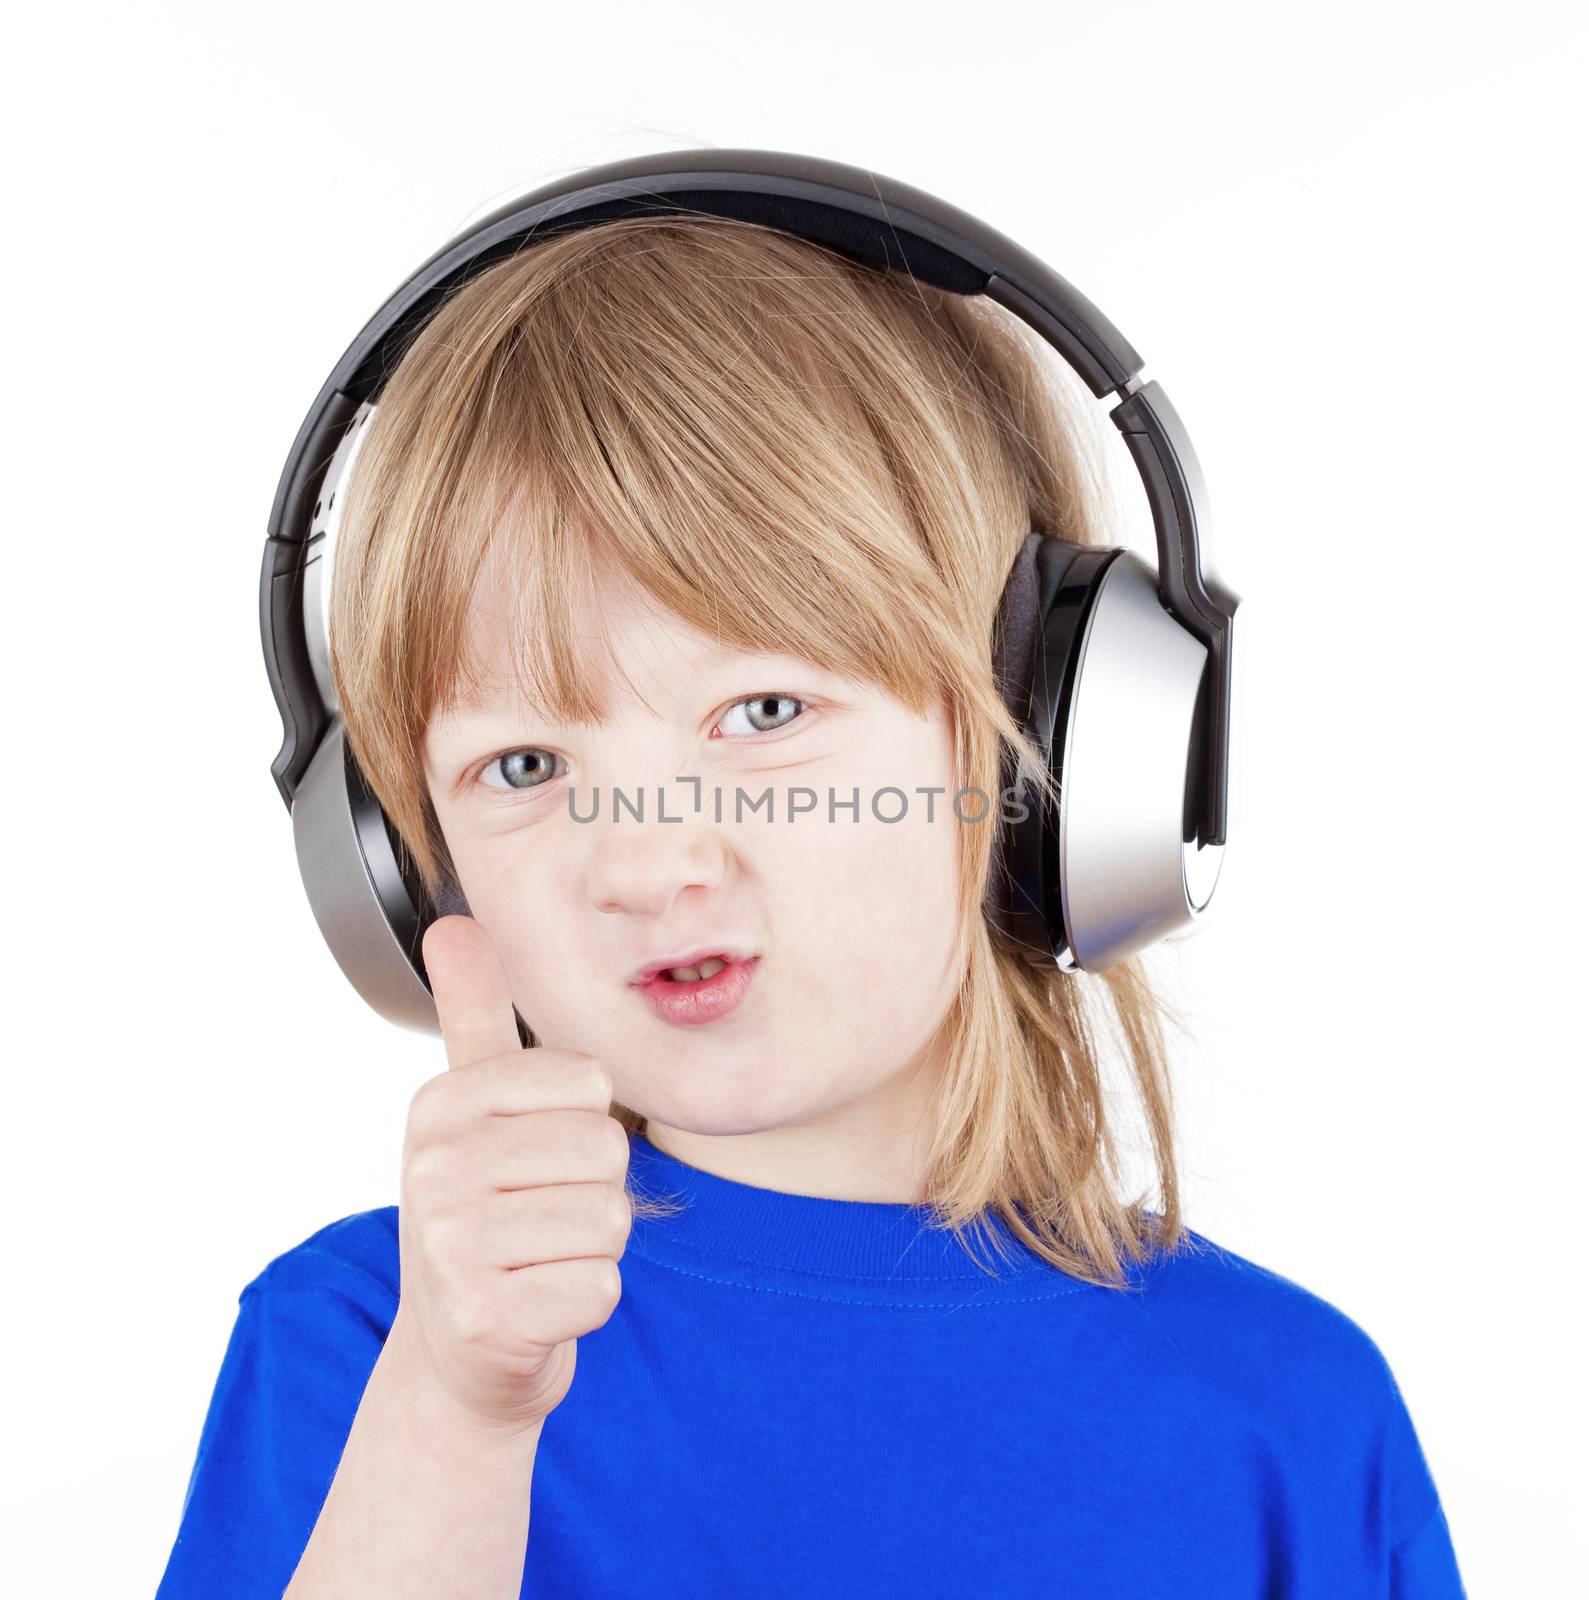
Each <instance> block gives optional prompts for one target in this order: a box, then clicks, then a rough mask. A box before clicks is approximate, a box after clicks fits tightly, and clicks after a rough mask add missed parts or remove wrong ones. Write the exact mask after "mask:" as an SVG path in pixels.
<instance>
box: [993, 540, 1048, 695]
mask: <svg viewBox="0 0 1589 1600" xmlns="http://www.w3.org/2000/svg"><path fill="white" fill-rule="evenodd" d="M1043 537H1044V536H1043V535H1042V534H1040V533H1029V534H1027V536H1026V538H1025V540H1024V541H1023V542H1022V544H1021V551H1020V554H1019V555H1018V556H1016V558H1015V564H1014V565H1013V566H1012V567H1011V568H1010V575H1009V578H1008V579H1007V580H1006V582H1005V585H1004V595H1003V598H1002V599H1001V600H1000V601H999V614H998V618H997V620H996V621H995V623H994V628H993V673H994V681H995V682H996V683H997V684H998V686H999V693H1000V694H1002V695H1003V696H1004V703H1005V705H1007V706H1008V707H1009V708H1010V711H1011V712H1012V714H1013V715H1014V717H1015V720H1016V721H1017V722H1021V723H1024V722H1025V720H1026V698H1027V689H1028V687H1029V686H1030V684H1031V681H1032V651H1033V649H1034V648H1035V646H1036V642H1037V623H1038V616H1037V611H1038V606H1037V587H1038V586H1037V550H1038V546H1039V545H1041V544H1042V542H1043Z"/></svg>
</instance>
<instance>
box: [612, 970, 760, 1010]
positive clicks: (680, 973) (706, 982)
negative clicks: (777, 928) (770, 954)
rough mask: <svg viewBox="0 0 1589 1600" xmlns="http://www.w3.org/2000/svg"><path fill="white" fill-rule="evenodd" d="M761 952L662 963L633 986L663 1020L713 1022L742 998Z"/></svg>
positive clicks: (749, 983) (736, 1004)
mask: <svg viewBox="0 0 1589 1600" xmlns="http://www.w3.org/2000/svg"><path fill="white" fill-rule="evenodd" d="M760 965H761V957H760V956H749V957H737V956H708V957H707V958H706V959H704V960H703V961H701V963H700V964H699V965H698V966H693V967H664V968H661V969H660V970H659V971H657V972H654V973H653V974H652V975H651V976H650V977H649V978H647V979H646V980H645V981H644V982H643V983H637V984H635V985H634V988H635V989H636V991H637V992H638V993H639V995H640V998H641V999H642V1000H644V1001H645V1002H646V1004H647V1005H649V1006H650V1008H651V1010H652V1011H653V1012H654V1013H655V1014H656V1015H657V1016H658V1017H660V1018H661V1019H662V1020H663V1021H664V1022H671V1023H674V1024H676V1025H689V1024H695V1023H703V1022H716V1021H718V1020H719V1019H721V1018H723V1017H726V1016H727V1015H728V1014H729V1013H730V1012H731V1011H733V1010H734V1009H735V1008H736V1007H737V1006H738V1005H739V1003H740V1001H741V1000H743V999H744V998H745V994H746V992H747V990H749V988H750V985H751V980H752V978H754V976H755V974H756V971H757V969H758V968H759V967H760Z"/></svg>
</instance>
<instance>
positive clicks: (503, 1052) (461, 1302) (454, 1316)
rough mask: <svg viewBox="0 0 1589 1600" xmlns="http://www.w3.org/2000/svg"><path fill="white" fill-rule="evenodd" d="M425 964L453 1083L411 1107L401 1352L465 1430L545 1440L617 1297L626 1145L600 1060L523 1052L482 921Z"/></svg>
mask: <svg viewBox="0 0 1589 1600" xmlns="http://www.w3.org/2000/svg"><path fill="white" fill-rule="evenodd" d="M423 950H424V959H425V970H426V973H427V974H428V975H429V978H430V983H431V992H432V994H433V996H434V998H435V1001H436V1010H437V1013H438V1015H439V1017H440V1019H441V1027H442V1037H443V1039H444V1040H445V1043H446V1048H447V1071H445V1072H442V1073H439V1074H438V1075H437V1076H436V1077H434V1078H431V1079H429V1080H428V1081H427V1082H425V1083H422V1084H421V1085H420V1086H419V1089H418V1090H417V1091H416V1092H415V1094H414V1097H413V1099H412V1101H411V1102H410V1104H409V1109H408V1125H407V1128H406V1130H405V1134H404V1141H403V1168H402V1197H401V1203H400V1205H399V1207H398V1248H399V1255H400V1266H401V1274H402V1278H401V1295H400V1300H399V1304H398V1310H397V1315H396V1318H395V1320H394V1321H393V1324H392V1329H391V1332H390V1334H389V1335H388V1342H389V1343H390V1342H391V1340H392V1339H394V1338H395V1339H397V1340H399V1341H400V1342H401V1343H402V1345H403V1346H404V1348H405V1351H406V1354H407V1356H408V1359H409V1360H410V1361H412V1362H413V1363H415V1364H416V1370H417V1371H418V1372H419V1374H420V1375H421V1377H422V1379H423V1381H426V1382H433V1383H434V1384H436V1385H437V1386H438V1387H439V1388H440V1390H441V1391H442V1392H443V1393H444V1394H445V1396H446V1397H447V1399H448V1400H450V1401H451V1402H453V1403H455V1404H456V1406H458V1407H459V1408H461V1410H462V1413H463V1414H464V1416H465V1417H466V1418H468V1419H469V1420H471V1421H477V1422H479V1423H481V1424H482V1425H483V1426H486V1427H489V1428H494V1429H495V1428H500V1429H506V1430H510V1431H512V1430H518V1429H528V1428H531V1427H539V1425H540V1424H541V1422H542V1421H544V1420H545V1418H546V1416H547V1415H548V1414H549V1413H550V1412H551V1411H553V1410H554V1409H555V1408H556V1407H557V1406H558V1405H559V1404H560V1403H561V1402H562V1400H563V1397H564V1396H565V1395H566V1394H567V1393H568V1390H569V1385H570V1384H571V1383H572V1382H573V1377H574V1361H575V1346H576V1342H577V1340H578V1337H579V1335H580V1334H582V1333H589V1332H590V1331H591V1330H592V1329H594V1328H599V1327H601V1326H602V1324H603V1323H605V1322H606V1320H607V1319H608V1317H610V1316H611V1315H612V1312H613V1308H614V1307H615V1306H616V1305H617V1304H618V1299H619V1296H620V1294H621V1293H622V1279H621V1277H620V1274H619V1271H618V1262H619V1259H620V1258H621V1257H622V1255H623V1252H624V1248H625V1245H626V1244H627V1242H628V1238H629V1228H630V1224H631V1222H632V1220H633V1216H632V1211H631V1207H630V1203H629V1196H628V1194H627V1192H626V1190H625V1188H624V1179H625V1177H626V1175H627V1173H628V1170H629V1140H628V1136H627V1134H626V1133H625V1131H624V1127H623V1124H622V1123H620V1122H619V1121H618V1120H617V1118H616V1117H613V1116H611V1115H610V1114H609V1111H610V1107H611V1104H612V1076H611V1074H610V1073H609V1072H608V1071H607V1069H606V1068H605V1067H604V1066H603V1065H602V1064H601V1062H600V1061H598V1060H597V1059H596V1058H595V1057H594V1056H589V1055H584V1054H581V1053H580V1052H579V1051H575V1050H553V1049H549V1048H547V1047H545V1046H540V1047H537V1048H536V1049H534V1050H526V1049H524V1048H523V1047H522V1046H521V1045H520V1043H519V1034H518V1025H517V1023H516V1022H515V1021H514V1016H513V1000H512V996H511V995H510V994H509V991H508V980H507V975H506V973H505V972H504V971H503V968H502V962H501V959H500V957H499V956H498V954H497V951H496V947H495V946H494V945H493V944H492V942H491V937H490V935H489V934H488V933H487V932H486V930H485V929H484V928H483V927H481V926H480V924H479V923H478V922H476V921H475V920H474V919H473V918H472V917H465V916H446V917H440V918H438V919H437V920H436V921H435V922H433V923H432V924H431V925H430V927H429V928H427V929H426V930H425V938H424V944H423Z"/></svg>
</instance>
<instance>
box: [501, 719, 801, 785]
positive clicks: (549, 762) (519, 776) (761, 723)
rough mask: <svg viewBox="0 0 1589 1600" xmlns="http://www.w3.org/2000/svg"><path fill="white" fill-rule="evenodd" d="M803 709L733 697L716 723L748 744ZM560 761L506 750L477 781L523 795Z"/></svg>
mask: <svg viewBox="0 0 1589 1600" xmlns="http://www.w3.org/2000/svg"><path fill="white" fill-rule="evenodd" d="M806 709H807V702H806V701H804V700H800V699H797V698H796V697H795V696H794V695H788V694H756V695H751V696H749V697H748V698H747V699H744V700H736V701H735V702H734V704H733V705H731V706H730V707H729V708H728V710H727V711H725V712H724V713H723V716H722V717H721V719H720V720H719V721H718V724H717V726H718V727H719V728H722V729H723V730H724V731H725V732H726V733H730V734H734V735H737V736H739V737H742V738H743V737H748V738H749V739H750V742H751V743H755V737H754V736H755V735H756V734H760V733H777V732H778V731H779V729H781V728H787V727H788V726H789V725H790V724H791V723H793V722H796V721H798V720H799V718H800V716H801V715H802V714H803V713H804V712H805V710H806ZM736 712H743V713H744V716H745V719H746V721H747V723H748V726H747V727H745V728H730V727H728V726H727V724H728V721H729V718H731V717H732V716H734V714H735V713H736ZM714 731H715V730H714ZM561 763H562V757H561V756H559V755H557V754H556V753H555V752H554V751H551V750H542V749H540V748H538V747H537V746H535V745H526V746H525V747H524V748H523V749H521V750H505V751H504V752H503V753H502V754H501V755H499V756H493V757H492V758H491V759H490V760H489V761H488V762H486V764H485V766H484V767H482V768H481V769H480V781H481V782H482V783H483V784H484V785H485V787H486V788H488V789H495V790H497V791H498V793H509V794H510V793H515V792H517V793H519V794H524V793H526V792H530V791H533V790H535V789H543V788H545V787H546V785H547V784H548V783H550V782H551V781H552V779H553V778H556V777H559V776H561V774H562V772H564V771H566V770H567V769H566V767H565V766H563V765H561Z"/></svg>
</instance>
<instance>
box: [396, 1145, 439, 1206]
mask: <svg viewBox="0 0 1589 1600" xmlns="http://www.w3.org/2000/svg"><path fill="white" fill-rule="evenodd" d="M449 1165H450V1163H449V1161H448V1158H447V1151H446V1149H445V1148H444V1147H443V1146H441V1145H437V1144H419V1145H410V1146H409V1148H408V1150H407V1151H406V1152H405V1153H404V1156H403V1173H402V1179H403V1188H404V1190H405V1191H406V1192H408V1193H409V1194H427V1195H428V1194H431V1193H433V1192H434V1191H435V1190H436V1189H438V1188H439V1187H441V1185H442V1182H443V1180H444V1178H445V1176H446V1173H447V1171H448V1168H449Z"/></svg>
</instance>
